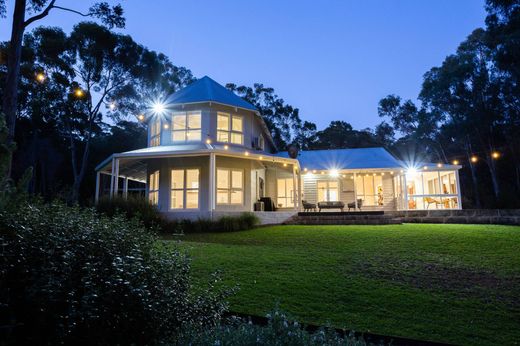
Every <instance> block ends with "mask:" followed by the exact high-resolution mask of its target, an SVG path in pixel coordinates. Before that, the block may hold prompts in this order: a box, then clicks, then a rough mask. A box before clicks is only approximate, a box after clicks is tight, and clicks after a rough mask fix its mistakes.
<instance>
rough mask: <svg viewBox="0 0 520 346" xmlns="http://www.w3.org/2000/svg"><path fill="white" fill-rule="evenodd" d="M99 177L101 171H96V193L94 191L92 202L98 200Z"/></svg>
mask: <svg viewBox="0 0 520 346" xmlns="http://www.w3.org/2000/svg"><path fill="white" fill-rule="evenodd" d="M100 179H101V172H99V171H97V172H96V193H95V197H94V202H96V204H97V202H98V201H99V183H100V181H99V180H100Z"/></svg>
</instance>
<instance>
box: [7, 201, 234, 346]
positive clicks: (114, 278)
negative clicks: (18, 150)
mask: <svg viewBox="0 0 520 346" xmlns="http://www.w3.org/2000/svg"><path fill="white" fill-rule="evenodd" d="M0 231H1V239H0V242H1V244H2V257H1V261H2V264H1V268H2V271H1V276H2V277H1V280H0V281H1V286H0V298H1V306H2V308H1V309H2V313H1V314H0V315H1V316H3V317H2V320H1V323H2V333H4V334H3V336H2V340H4V342H6V343H9V344H10V343H12V344H28V343H38V344H60V343H67V344H75V343H80V344H131V343H133V344H150V343H156V342H157V341H158V340H162V339H164V338H170V337H172V336H173V335H175V333H177V332H178V330H179V329H180V328H181V327H186V328H187V326H188V325H189V326H190V328H202V327H206V326H208V325H213V324H215V323H216V322H217V321H218V320H219V319H220V317H221V316H222V313H223V312H224V311H225V310H226V308H227V305H226V303H225V302H224V299H225V298H226V297H227V295H228V294H230V293H231V291H230V290H228V289H225V288H224V287H223V286H222V285H221V284H220V282H219V279H218V276H215V277H213V278H212V279H211V280H210V282H209V284H208V286H206V287H197V289H194V288H192V285H191V282H190V261H189V259H188V258H187V256H186V255H185V254H184V253H183V252H181V251H179V250H177V249H175V248H162V247H159V248H158V245H157V241H156V238H155V237H154V236H153V235H152V233H150V232H149V230H147V229H146V228H144V227H143V226H142V225H141V224H140V223H139V222H137V220H127V219H126V218H125V217H123V216H120V215H116V216H113V217H106V216H100V215H99V214H97V213H96V212H95V211H94V210H91V209H80V208H79V207H67V206H65V205H64V204H61V203H58V202H54V203H51V204H44V203H42V202H39V201H30V202H23V203H15V204H13V203H11V204H9V205H8V207H7V208H4V209H2V210H0Z"/></svg>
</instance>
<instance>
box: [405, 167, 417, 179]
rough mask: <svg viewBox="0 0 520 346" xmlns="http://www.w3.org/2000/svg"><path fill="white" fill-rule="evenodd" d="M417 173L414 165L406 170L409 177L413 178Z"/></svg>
mask: <svg viewBox="0 0 520 346" xmlns="http://www.w3.org/2000/svg"><path fill="white" fill-rule="evenodd" d="M416 174H417V170H416V169H415V168H413V167H410V168H408V169H407V170H406V177H407V178H410V179H413V177H415V175H416Z"/></svg>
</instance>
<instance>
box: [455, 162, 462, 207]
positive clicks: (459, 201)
mask: <svg viewBox="0 0 520 346" xmlns="http://www.w3.org/2000/svg"><path fill="white" fill-rule="evenodd" d="M455 179H457V204H458V207H459V209H462V196H461V192H460V180H459V170H458V169H457V170H456V171H455Z"/></svg>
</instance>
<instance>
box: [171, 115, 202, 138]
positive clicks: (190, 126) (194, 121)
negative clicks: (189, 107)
mask: <svg viewBox="0 0 520 346" xmlns="http://www.w3.org/2000/svg"><path fill="white" fill-rule="evenodd" d="M201 128H202V120H201V114H200V112H180V113H174V114H173V116H172V140H173V141H174V142H186V141H200V140H201V138H202V131H201Z"/></svg>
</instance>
